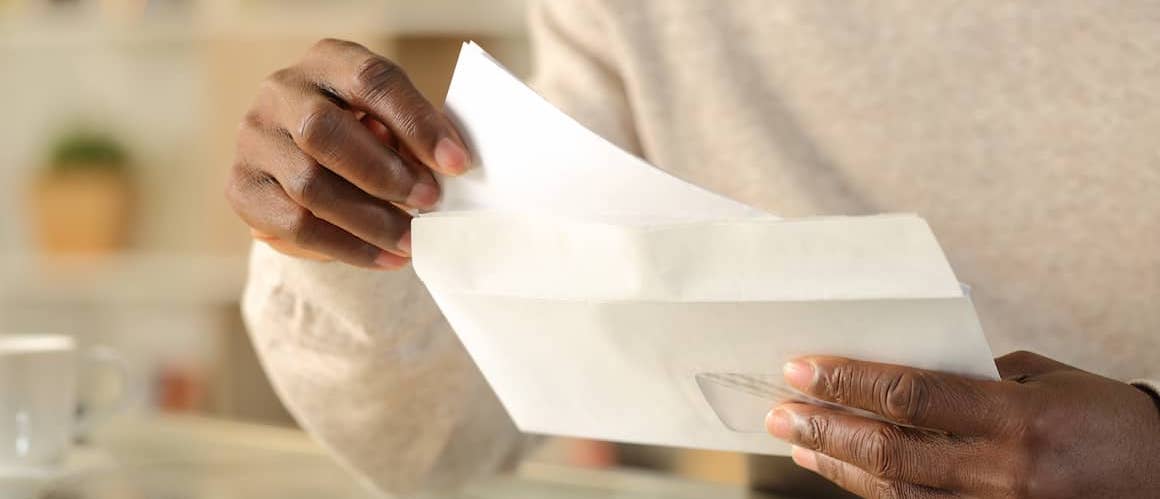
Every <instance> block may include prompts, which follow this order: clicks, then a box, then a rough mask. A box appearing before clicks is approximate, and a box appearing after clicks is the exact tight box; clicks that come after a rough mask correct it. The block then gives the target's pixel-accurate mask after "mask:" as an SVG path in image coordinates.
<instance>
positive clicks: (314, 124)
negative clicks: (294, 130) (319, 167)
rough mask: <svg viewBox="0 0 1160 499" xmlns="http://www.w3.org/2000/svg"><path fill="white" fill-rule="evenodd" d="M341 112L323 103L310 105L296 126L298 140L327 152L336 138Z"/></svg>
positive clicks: (304, 144) (322, 152)
mask: <svg viewBox="0 0 1160 499" xmlns="http://www.w3.org/2000/svg"><path fill="white" fill-rule="evenodd" d="M342 112H343V111H342V110H341V109H338V108H337V107H335V106H333V105H330V104H325V103H318V104H314V105H313V106H311V108H310V109H309V110H308V111H307V112H306V114H305V115H304V116H303V117H302V121H301V122H300V124H299V126H298V140H299V142H300V143H301V144H302V145H303V146H304V147H306V148H309V149H311V150H313V151H316V152H318V153H320V154H326V153H328V152H329V150H330V149H331V148H332V147H334V146H333V143H334V141H335V140H336V139H338V134H339V130H340V127H341V124H342V116H341V115H340V113H342Z"/></svg>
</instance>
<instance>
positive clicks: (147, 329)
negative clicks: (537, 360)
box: [0, 0, 744, 483]
mask: <svg viewBox="0 0 1160 499" xmlns="http://www.w3.org/2000/svg"><path fill="white" fill-rule="evenodd" d="M524 10H525V5H524V2H523V1H522V0H487V1H482V0H481V1H454V0H424V1H409V0H387V1H371V0H282V1H279V0H236V1H235V0H0V113H2V116H3V118H4V119H3V125H2V126H3V129H2V131H3V133H0V213H2V215H0V333H66V334H71V335H74V336H75V337H76V338H78V340H79V341H80V342H81V343H82V344H85V345H95V344H101V345H108V346H111V347H113V348H115V349H116V350H117V351H119V352H120V353H121V354H122V355H123V356H125V357H126V358H127V359H129V361H130V364H131V369H132V371H133V372H134V375H135V379H138V380H140V387H139V390H138V395H139V396H137V397H136V398H135V399H134V410H135V411H138V412H141V413H146V414H153V413H159V414H190V413H192V414H200V415H207V416H211V417H214V418H224V419H230V420H239V421H247V422H256V423H261V424H268V425H281V426H288V427H292V426H293V425H294V422H293V420H292V419H291V418H290V416H289V415H288V414H287V413H286V412H285V410H284V409H283V408H282V406H281V404H280V403H279V402H278V400H277V398H276V397H275V396H274V394H273V393H272V391H271V389H270V387H269V385H268V383H267V381H266V380H265V377H264V375H263V374H262V372H261V369H260V367H259V366H258V364H257V362H256V359H255V357H254V354H253V352H252V350H251V348H250V344H249V340H248V338H247V336H246V334H245V331H244V328H243V325H242V323H241V319H240V316H239V311H238V298H239V295H240V292H241V289H242V286H243V283H244V275H245V265H246V254H247V250H248V247H249V243H250V240H249V238H248V233H247V231H246V229H245V227H244V226H243V225H242V224H241V223H240V222H239V221H238V220H237V219H236V217H235V216H234V215H233V213H232V212H231V211H230V210H229V208H228V207H227V205H226V203H225V202H224V199H223V196H222V190H223V187H224V183H225V177H226V173H227V170H228V168H229V165H230V163H231V160H232V156H233V138H234V132H235V129H236V125H237V123H238V121H239V119H240V117H241V115H242V113H243V112H244V111H245V109H246V107H247V106H248V104H249V103H250V99H251V98H252V96H253V94H254V92H255V90H256V88H257V85H258V82H259V81H260V80H261V79H262V78H263V77H265V76H266V75H267V74H269V73H270V72H272V71H274V70H275V69H278V68H281V67H283V66H286V65H288V64H290V63H291V62H293V61H294V60H295V59H296V58H298V57H299V56H300V55H301V54H302V53H303V52H304V51H305V49H306V48H307V47H309V46H310V45H311V44H312V43H313V42H314V41H315V40H317V39H319V38H322V37H337V38H345V39H349V40H353V41H357V42H359V43H362V44H364V45H367V46H368V47H370V48H372V49H373V50H376V51H378V52H379V53H381V54H383V55H386V56H387V57H389V58H391V59H394V60H395V61H397V62H399V63H400V64H401V65H402V66H404V67H405V68H406V69H407V70H408V72H409V73H410V75H411V77H412V79H413V80H414V81H415V83H416V84H417V85H418V86H419V87H420V89H422V90H423V91H424V92H425V93H426V94H427V95H428V96H429V97H430V99H431V100H432V101H434V102H441V101H442V99H443V93H444V92H445V90H446V85H447V81H448V78H449V76H450V71H451V68H452V67H453V65H454V61H455V57H456V54H457V52H458V49H459V45H460V43H461V42H462V41H464V40H468V39H473V40H476V41H477V42H479V43H480V44H481V45H483V46H484V48H486V49H487V50H488V51H490V52H491V53H492V54H494V55H495V56H496V57H497V58H499V59H500V60H501V61H502V62H503V63H504V64H506V65H507V66H508V67H509V68H510V69H512V70H513V71H514V72H515V73H517V74H518V75H521V76H526V75H527V74H528V72H529V71H530V69H531V68H530V67H529V47H528V42H527V38H526V33H525V26H524ZM541 458H543V459H548V460H553V459H554V460H560V461H564V462H568V463H572V464H583V465H586V466H597V467H599V466H612V465H614V464H627V465H633V466H646V467H654V468H664V469H670V470H675V471H676V472H678V473H680V474H683V475H686V476H690V477H694V478H698V479H705V480H710V481H720V482H729V483H740V482H742V481H743V480H744V459H743V458H741V457H740V456H733V455H728V454H721V453H709V452H693V451H680V452H677V451H666V450H661V449H649V448H643V447H635V446H612V445H610V444H602V443H592V442H582V441H573V440H557V441H555V442H554V443H552V444H551V445H548V446H547V447H546V449H545V450H544V451H542V453H541Z"/></svg>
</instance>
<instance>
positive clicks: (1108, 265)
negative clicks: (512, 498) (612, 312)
mask: <svg viewBox="0 0 1160 499" xmlns="http://www.w3.org/2000/svg"><path fill="white" fill-rule="evenodd" d="M531 18H532V19H531V22H532V33H533V37H534V48H535V51H536V58H535V61H536V64H537V69H538V73H537V74H538V78H537V79H536V84H537V88H538V89H539V90H540V91H541V92H542V93H543V94H544V95H545V96H546V97H548V98H549V99H550V100H551V101H553V102H554V103H556V104H557V105H558V106H559V107H560V108H562V109H563V110H564V111H566V112H567V113H569V114H571V115H572V116H574V117H576V118H577V119H579V120H580V121H581V122H582V123H584V124H586V125H588V126H589V127H591V128H593V129H594V130H596V131H597V132H599V133H601V134H603V135H604V136H606V137H608V138H610V139H611V140H613V141H614V142H616V143H618V144H620V145H622V146H624V147H625V148H628V149H629V150H632V151H635V152H637V153H639V154H641V155H642V156H644V157H646V158H647V159H648V160H650V161H651V162H653V163H655V164H656V165H658V166H659V167H661V168H664V169H666V170H669V171H671V172H673V173H675V174H677V175H679V176H681V177H684V178H686V179H688V180H691V181H693V182H695V183H698V184H701V185H703V186H706V187H708V188H710V189H712V190H715V191H718V192H721V193H724V194H727V195H730V196H732V197H734V198H736V199H739V200H741V201H743V202H746V203H750V204H752V205H755V206H759V207H762V208H764V209H767V210H769V211H771V212H774V213H779V214H782V215H785V216H797V215H810V214H839V213H842V214H863V213H876V212H891V211H903V212H917V213H920V214H922V215H923V216H924V217H925V218H926V219H927V220H928V221H929V222H930V224H931V225H932V227H933V228H934V231H935V232H936V234H937V235H938V237H939V239H940V240H941V242H942V243H943V245H944V247H945V248H946V250H947V252H948V255H949V258H950V260H951V263H952V264H953V266H954V268H955V270H956V272H957V274H958V276H959V278H960V279H961V280H962V281H964V282H967V283H969V284H971V285H972V286H973V288H974V290H973V294H974V297H975V301H976V304H977V308H978V312H979V315H980V317H981V319H982V321H983V324H984V329H985V331H986V333H987V337H988V338H989V340H990V342H991V344H992V346H993V348H994V350H995V352H996V354H1001V353H1004V352H1007V351H1010V350H1013V349H1028V350H1033V351H1036V352H1040V353H1042V354H1045V355H1048V356H1051V357H1054V358H1056V359H1059V360H1061V361H1063V362H1067V363H1071V364H1073V365H1076V366H1079V367H1082V368H1084V369H1088V370H1092V371H1095V372H1098V373H1101V374H1105V375H1107V376H1111V377H1115V378H1120V379H1129V378H1151V379H1157V378H1160V3H1157V2H1151V1H1146V0H1138V1H1137V0H1123V1H1115V2H1091V1H1085V0H1060V1H1055V2H1000V1H994V2H959V1H943V0H922V1H919V0H913V1H904V0H876V1H865V2H857V1H849V2H829V1H816V0H800V1H797V0H782V1H773V0H729V1H721V0H700V1H696V0H686V1H679V2H678V1H671V2H670V1H660V0H658V1H653V2H643V1H631V2H630V1H614V0H603V1H598V0H594V1H571V0H567V1H560V0H554V1H550V2H544V3H543V4H542V5H535V6H534V7H533V9H532V14H531ZM450 69H451V68H448V70H449V71H450ZM534 139H535V138H534V137H529V140H534ZM545 159H546V160H549V159H550V158H545ZM245 313H246V318H247V320H248V323H249V326H250V329H251V332H252V334H253V337H254V341H255V344H256V345H257V348H258V351H259V353H260V355H261V358H262V360H263V362H264V364H265V366H266V369H267V371H268V373H269V375H270V377H271V379H272V380H273V382H274V384H275V386H276V387H277V389H278V391H279V392H280V394H281V396H282V398H283V400H284V401H285V402H286V404H287V405H288V406H289V407H290V409H291V411H292V412H293V413H294V414H295V416H296V417H297V418H298V420H299V421H300V422H301V423H302V425H304V426H305V427H306V428H307V429H308V430H310V431H311V432H312V433H313V434H314V435H315V436H316V437H317V438H318V439H319V440H320V441H322V442H323V443H324V444H325V445H327V446H328V447H329V448H330V449H332V450H333V451H334V453H335V454H336V455H337V456H339V457H340V459H342V460H343V461H344V462H345V463H347V464H348V465H350V466H351V467H353V468H354V469H356V470H358V471H359V472H360V473H362V474H363V475H364V476H366V477H368V478H369V479H371V480H373V481H374V483H375V484H377V485H378V486H379V487H381V488H383V489H387V490H393V491H407V490H415V489H417V488H423V487H431V486H433V485H435V484H448V483H452V482H454V481H457V480H462V479H466V478H470V477H472V476H477V475H480V474H486V473H491V472H494V471H495V470H496V469H498V468H499V467H501V466H503V465H504V464H505V463H507V462H510V461H511V460H513V459H515V458H516V457H518V455H519V452H520V450H521V447H522V445H523V444H522V442H523V438H522V437H521V436H520V435H519V434H518V432H517V431H516V429H515V428H514V427H513V425H512V423H511V422H510V420H509V419H508V418H507V416H506V415H505V413H504V411H503V409H502V408H501V406H500V405H499V403H498V402H497V401H496V399H495V396H494V395H493V394H492V392H491V391H490V390H489V388H488V386H487V383H486V382H485V381H484V380H483V378H482V377H481V376H480V374H479V372H478V371H477V370H476V368H475V367H474V366H473V364H472V363H471V360H470V359H469V358H468V356H467V355H466V354H465V352H464V351H463V349H462V347H461V346H460V345H459V343H458V341H457V340H456V338H455V336H454V334H453V333H452V332H451V331H450V330H449V328H448V327H447V325H446V323H445V322H444V321H443V320H442V318H441V317H440V315H439V312H438V310H437V309H436V307H435V306H434V305H433V304H432V302H431V300H430V298H429V297H428V296H427V293H426V291H425V290H424V289H423V287H422V286H421V285H420V284H419V283H418V281H417V280H416V278H415V276H414V274H413V273H412V272H410V271H409V270H405V271H402V272H398V273H393V274H391V273H380V272H369V271H363V270H358V269H354V268H349V267H346V266H343V265H340V264H318V263H310V262H304V261H298V260H293V259H290V258H287V257H283V256H281V255H278V254H276V253H274V252H272V251H271V250H269V249H268V248H266V247H264V246H261V245H258V246H256V247H255V248H254V252H253V259H252V268H251V276H250V284H249V287H248V289H247V291H246V296H245ZM545 327H551V325H550V324H545Z"/></svg>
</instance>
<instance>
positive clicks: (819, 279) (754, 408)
mask: <svg viewBox="0 0 1160 499" xmlns="http://www.w3.org/2000/svg"><path fill="white" fill-rule="evenodd" d="M446 110H447V112H448V113H449V114H450V115H451V116H452V117H453V118H454V119H455V121H456V122H457V124H458V125H459V126H460V130H461V131H462V132H463V133H464V135H465V139H466V140H467V142H468V146H469V147H470V148H471V150H472V152H473V157H474V160H473V164H474V170H472V171H471V172H470V173H468V174H467V175H464V176H461V177H456V178H441V179H440V180H441V183H442V185H443V189H444V197H443V201H442V205H441V207H440V210H439V211H437V212H435V213H430V214H425V215H423V216H421V217H419V218H417V219H416V220H415V221H414V223H413V225H412V246H413V250H414V267H415V270H416V272H417V273H418V275H419V277H420V278H421V279H422V280H423V282H424V283H425V284H426V286H427V288H428V290H429V291H430V293H431V295H432V297H434V299H435V301H436V303H438V305H439V307H440V309H441V310H442V312H443V314H444V315H445V316H446V318H447V320H448V321H449V322H450V324H451V326H452V328H453V329H454V330H455V332H456V333H457V334H458V336H459V338H460V340H461V341H462V342H463V344H464V346H465V347H466V349H467V351H468V352H469V353H470V354H471V356H472V358H473V359H474V361H475V362H476V364H477V365H478V366H479V368H480V370H481V371H482V372H483V374H484V376H485V377H486V378H487V380H488V382H489V383H490V384H491V387H492V388H493V389H494V390H495V392H496V394H497V395H498V396H499V398H500V400H501V401H502V403H503V404H504V407H505V408H506V409H507V411H508V413H509V414H510V415H511V417H512V418H513V420H514V421H515V423H516V425H517V426H519V428H520V429H522V430H524V431H527V432H533V433H546V434H555V435H568V436H578V437H587V438H596V439H604V440H615V441H623V442H635V443H646V444H657V445H672V446H683V447H696V448H706V449H717V450H730V451H741V452H750V453H761V454H786V453H787V452H788V446H786V445H784V444H781V443H779V442H777V441H775V440H774V439H773V438H771V437H769V436H768V435H766V434H764V432H763V423H762V422H763V419H764V416H765V413H766V412H767V411H768V410H769V408H770V407H771V406H772V405H773V404H775V403H776V402H778V401H780V400H782V399H784V398H786V397H789V396H793V394H792V393H791V392H790V391H789V390H788V389H787V388H786V387H785V386H784V385H783V384H782V379H781V365H782V364H783V363H784V362H785V361H786V360H788V359H789V358H792V357H794V356H797V355H801V354H809V353H819V354H833V355H843V356H849V357H854V358H861V359H867V360H874V361H881V362H891V363H898V364H905V365H911V366H915V367H920V368H926V369H935V370H940V371H947V372H953V373H958V374H963V375H967V376H974V377H980V378H990V379H997V377H998V373H997V372H996V370H995V366H994V363H993V362H992V358H991V352H990V349H989V347H988V345H987V342H986V340H985V338H984V336H983V333H982V331H981V328H980V326H979V323H978V320H977V319H976V317H975V312H974V309H973V307H972V305H971V302H970V299H969V297H967V296H966V295H965V293H964V291H963V288H961V287H960V286H959V284H958V281H957V280H956V279H955V276H954V273H953V272H952V270H951V268H950V265H949V264H948V263H947V261H946V258H945V256H944V255H943V253H942V250H941V249H940V248H939V246H938V243H937V241H936V240H935V237H934V235H933V234H932V233H931V231H930V229H929V227H927V225H926V223H925V222H924V221H923V220H922V219H921V218H919V217H917V216H915V215H906V214H903V215H880V216H871V217H823V218H810V219H800V220H781V219H778V218H777V217H775V216H772V215H769V214H766V213H763V212H761V211H759V210H756V209H754V208H751V207H748V206H745V205H743V204H741V203H737V202H736V201H733V200H730V199H727V198H725V197H722V196H719V195H716V194H713V193H710V192H708V191H706V190H704V189H701V188H699V187H696V186H694V185H691V184H689V183H686V182H684V181H682V180H680V179H677V178H675V177H672V176H670V175H667V174H665V173H664V172H661V171H660V170H658V169H656V168H654V167H652V166H650V165H648V164H647V163H645V162H643V161H641V160H640V159H638V158H636V157H633V156H632V155H630V154H628V153H626V152H624V151H622V150H620V149H618V148H616V147H615V146H613V145H612V144H610V143H609V142H607V141H605V140H603V139H601V138H600V137H598V136H597V135H595V134H594V133H592V132H591V131H589V130H587V129H585V128H584V127H582V126H581V125H579V124H578V123H576V122H575V121H574V120H572V119H570V118H568V117H567V116H565V115H564V114H563V113H561V112H560V111H558V110H557V109H555V108H554V107H553V106H551V105H550V104H548V103H547V102H546V101H545V100H543V99H542V98H540V97H539V96H538V95H536V94H535V93H534V92H532V91H531V90H530V89H528V88H527V87H526V86H524V85H523V84H522V83H520V82H519V81H518V80H517V79H516V78H514V77H513V76H512V75H510V74H509V73H508V72H507V71H506V70H504V69H503V68H502V67H501V66H499V65H498V64H497V63H495V62H494V61H493V60H492V59H491V58H490V57H488V56H487V55H486V54H485V53H484V52H483V51H482V50H480V49H479V48H478V47H477V46H475V45H474V44H465V45H464V48H463V51H462V52H461V54H460V59H459V63H458V65H457V66H456V70H455V75H454V78H453V80H452V84H451V88H450V90H449V92H448V97H447V103H446Z"/></svg>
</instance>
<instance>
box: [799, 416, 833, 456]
mask: <svg viewBox="0 0 1160 499" xmlns="http://www.w3.org/2000/svg"><path fill="white" fill-rule="evenodd" d="M803 430H804V431H802V433H801V435H800V438H801V443H802V445H804V446H805V447H806V448H808V449H813V450H819V451H822V452H823V453H825V451H826V449H825V448H824V447H826V442H827V438H828V435H829V432H830V421H829V420H828V419H826V418H825V417H823V416H818V415H813V416H808V417H807V418H806V424H805V425H804V428H803Z"/></svg>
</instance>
